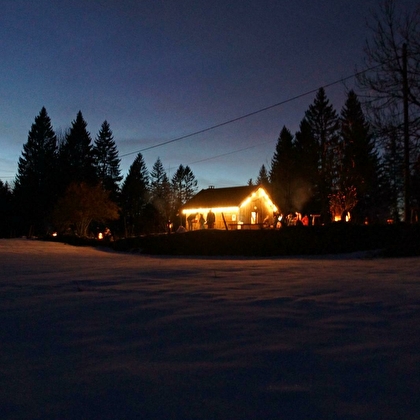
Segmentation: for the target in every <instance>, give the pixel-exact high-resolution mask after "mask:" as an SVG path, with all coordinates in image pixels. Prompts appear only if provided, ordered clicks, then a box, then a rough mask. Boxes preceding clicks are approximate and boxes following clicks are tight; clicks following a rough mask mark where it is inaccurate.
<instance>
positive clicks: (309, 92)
mask: <svg viewBox="0 0 420 420" xmlns="http://www.w3.org/2000/svg"><path fill="white" fill-rule="evenodd" d="M380 66H381V65H376V66H373V67H370V68H368V69H365V70H361V71H359V72H356V73H353V74H351V75H349V76H346V77H342V78H340V79H338V80H335V81H334V82H331V83H327V84H325V85H323V86H319V87H317V88H314V89H311V90H308V91H306V92H304V93H300V94H298V95H296V96H293V97H291V98H288V99H285V100H283V101H280V102H277V103H275V104H272V105H268V106H266V107H264V108H260V109H258V110H256V111H252V112H249V113H247V114H244V115H241V116H239V117H235V118H232V119H230V120H227V121H223V122H221V123H218V124H214V125H211V126H209V127H206V128H203V129H201V130H197V131H194V132H192V133H188V134H184V135H182V136H180V137H175V138H173V139H171V140H166V141H164V142H161V143H158V144H154V145H152V146H147V147H144V148H142V149H138V150H135V151H133V152H128V153H124V154H122V155H120V157H126V156H130V155H133V154H135V153H142V152H146V151H148V150H152V149H156V148H158V147H162V146H166V145H168V144H171V143H175V142H178V141H181V140H185V139H187V138H190V137H193V136H197V135H198V134H203V133H206V132H208V131H211V130H215V129H216V128H220V127H223V126H225V125H228V124H232V123H234V122H237V121H240V120H243V119H245V118H249V117H252V116H254V115H257V114H260V113H262V112H265V111H268V110H270V109H273V108H276V107H278V106H281V105H285V104H287V103H289V102H293V101H295V100H297V99H300V98H303V97H305V96H308V95H312V94H314V93H316V92H318V91H319V89H321V88H323V89H328V88H329V87H331V86H334V85H336V84H338V83H343V82H345V81H347V80H350V79H353V78H355V77H357V76H359V75H361V74H364V73H366V72H368V71H371V70H374V69H375V68H377V67H380ZM256 146H257V145H256ZM256 146H250V147H247V148H244V149H240V150H238V151H233V152H228V153H227V154H232V153H238V152H240V151H243V150H247V149H249V148H252V147H256ZM258 146H259V145H258ZM225 155H226V154H223V155H220V156H217V157H221V156H225ZM213 158H215V157H213ZM213 158H206V159H203V160H201V161H198V162H202V161H205V160H210V159H213ZM198 162H193V163H198Z"/></svg>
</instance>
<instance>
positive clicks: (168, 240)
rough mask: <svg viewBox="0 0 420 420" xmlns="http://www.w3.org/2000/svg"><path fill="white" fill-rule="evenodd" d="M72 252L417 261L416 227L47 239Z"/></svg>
mask: <svg viewBox="0 0 420 420" xmlns="http://www.w3.org/2000/svg"><path fill="white" fill-rule="evenodd" d="M48 239H49V240H55V241H60V242H64V243H67V244H71V245H76V246H95V247H97V246H101V247H103V246H108V247H111V248H112V249H114V250H116V251H122V252H138V253H142V254H151V255H178V256H188V255H191V256H245V257H246V256H255V257H270V256H292V255H326V254H340V253H350V252H357V251H373V250H375V251H378V252H379V255H381V256H386V257H402V256H416V255H420V225H406V224H398V225H368V226H358V225H351V224H346V223H334V224H331V225H328V226H312V227H304V226H292V227H287V228H282V229H280V230H256V231H251V230H242V231H241V230H237V231H223V230H201V231H193V232H185V233H172V234H160V235H146V236H141V237H135V238H126V239H118V240H115V241H112V242H111V241H109V242H107V241H99V240H95V239H84V238H79V237H75V236H65V237H58V238H48Z"/></svg>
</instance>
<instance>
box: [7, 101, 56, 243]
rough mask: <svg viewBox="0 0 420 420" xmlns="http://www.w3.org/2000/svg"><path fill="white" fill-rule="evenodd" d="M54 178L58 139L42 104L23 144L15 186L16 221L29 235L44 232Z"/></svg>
mask: <svg viewBox="0 0 420 420" xmlns="http://www.w3.org/2000/svg"><path fill="white" fill-rule="evenodd" d="M57 179H58V177H57V139H56V136H55V133H54V130H53V128H52V124H51V120H50V117H49V116H48V113H47V110H46V109H45V107H43V108H42V109H41V111H40V113H39V114H38V116H37V117H35V122H34V123H33V124H32V126H31V130H30V131H29V134H28V140H27V142H26V144H24V146H23V152H22V155H21V157H20V158H19V162H18V173H17V176H16V179H15V187H14V199H15V204H16V209H17V211H18V213H19V218H20V222H19V225H20V227H21V228H22V229H23V232H25V233H27V234H28V235H38V234H43V233H45V232H46V230H47V228H48V222H49V216H50V213H51V211H52V208H53V205H54V202H55V200H56V198H57V196H56V195H57ZM23 232H21V231H20V232H19V233H23Z"/></svg>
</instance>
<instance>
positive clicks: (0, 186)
mask: <svg viewBox="0 0 420 420" xmlns="http://www.w3.org/2000/svg"><path fill="white" fill-rule="evenodd" d="M12 198H13V194H12V190H11V188H10V186H9V184H8V183H7V182H6V183H3V181H2V180H0V238H6V237H12V236H13V231H14V229H15V223H14V215H13V213H12Z"/></svg>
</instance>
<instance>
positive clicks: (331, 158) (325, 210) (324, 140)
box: [305, 88, 340, 222]
mask: <svg viewBox="0 0 420 420" xmlns="http://www.w3.org/2000/svg"><path fill="white" fill-rule="evenodd" d="M305 119H306V120H307V122H308V124H309V127H310V129H311V132H312V135H313V137H314V139H315V141H316V142H317V145H318V150H319V153H318V176H317V194H318V195H319V202H320V209H319V210H320V213H321V219H322V221H323V222H327V221H330V220H331V217H330V214H329V199H328V196H329V195H330V194H331V192H332V191H333V188H334V187H335V185H336V183H337V182H338V176H339V164H340V160H339V159H340V154H339V128H340V123H339V117H338V114H337V112H336V111H335V109H334V108H333V106H332V105H331V104H330V102H329V99H328V98H327V96H326V94H325V90H324V89H323V88H320V89H319V90H318V92H317V95H316V97H315V100H314V102H313V104H312V105H310V106H309V108H308V110H307V111H306V112H305Z"/></svg>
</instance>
